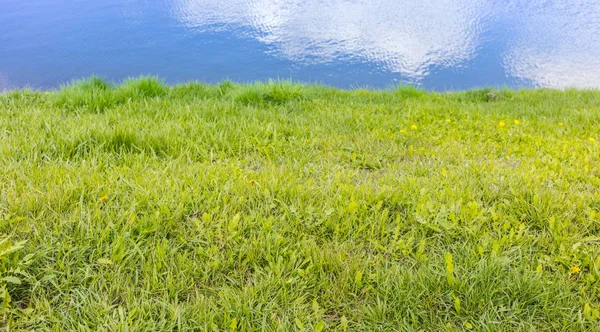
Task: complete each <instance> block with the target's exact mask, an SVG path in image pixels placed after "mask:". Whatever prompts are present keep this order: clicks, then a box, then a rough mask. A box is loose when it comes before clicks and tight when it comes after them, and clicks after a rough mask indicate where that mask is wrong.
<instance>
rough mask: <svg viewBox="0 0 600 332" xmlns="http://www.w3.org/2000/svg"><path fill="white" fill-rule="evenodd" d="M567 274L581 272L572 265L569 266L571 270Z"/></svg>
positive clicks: (577, 267)
mask: <svg viewBox="0 0 600 332" xmlns="http://www.w3.org/2000/svg"><path fill="white" fill-rule="evenodd" d="M569 272H570V273H571V274H576V273H579V272H581V269H580V268H579V266H577V265H573V266H571V269H570V270H569Z"/></svg>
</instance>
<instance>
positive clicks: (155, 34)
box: [0, 0, 600, 90]
mask: <svg viewBox="0 0 600 332" xmlns="http://www.w3.org/2000/svg"><path fill="white" fill-rule="evenodd" d="M0 26H1V27H2V28H0V89H3V88H14V87H23V86H26V85H30V86H32V87H34V88H48V87H50V88H53V87H56V86H58V85H59V84H61V83H64V82H66V81H69V80H71V79H73V78H79V77H84V76H89V75H93V74H97V75H100V76H105V77H107V78H108V79H112V80H120V79H123V78H125V77H128V76H139V75H145V74H153V75H159V76H161V77H163V78H165V79H166V80H167V82H169V83H177V82H181V81H187V80H193V79H197V80H203V81H207V82H219V81H221V80H223V79H232V80H236V81H241V82H246V81H254V80H266V79H269V78H274V77H283V78H292V79H294V80H300V81H317V82H321V83H325V84H329V85H334V86H339V87H344V88H348V87H352V86H356V85H362V86H370V87H386V86H389V85H390V84H396V83H398V82H403V83H409V84H415V85H419V86H421V87H424V88H426V89H430V90H446V89H467V88H475V87H481V86H509V87H520V86H526V87H540V86H543V87H555V88H564V87H570V86H576V87H596V88H600V34H599V33H598V32H599V31H600V1H598V0H565V1H547V0H534V1H523V0H508V1H484V0H422V1H403V0H378V1H368V0H103V1H92V0H80V1H53V0H1V1H0Z"/></svg>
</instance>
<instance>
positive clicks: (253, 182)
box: [248, 180, 257, 184]
mask: <svg viewBox="0 0 600 332" xmlns="http://www.w3.org/2000/svg"><path fill="white" fill-rule="evenodd" d="M248 183H251V184H255V183H257V182H256V180H250V181H248Z"/></svg>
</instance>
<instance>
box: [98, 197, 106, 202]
mask: <svg viewBox="0 0 600 332" xmlns="http://www.w3.org/2000/svg"><path fill="white" fill-rule="evenodd" d="M98 200H99V201H100V202H104V201H106V200H108V196H102V197H100V198H98Z"/></svg>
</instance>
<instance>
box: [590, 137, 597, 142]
mask: <svg viewBox="0 0 600 332" xmlns="http://www.w3.org/2000/svg"><path fill="white" fill-rule="evenodd" d="M595 140H596V139H595V138H593V137H590V138H588V141H590V142H593V141H595Z"/></svg>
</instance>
